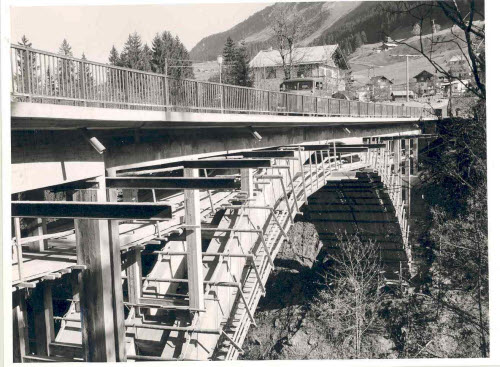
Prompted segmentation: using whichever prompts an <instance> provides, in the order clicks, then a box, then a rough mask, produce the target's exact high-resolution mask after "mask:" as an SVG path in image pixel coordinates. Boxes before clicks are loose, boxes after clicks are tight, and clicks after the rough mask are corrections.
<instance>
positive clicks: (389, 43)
mask: <svg viewBox="0 0 500 367" xmlns="http://www.w3.org/2000/svg"><path fill="white" fill-rule="evenodd" d="M396 47H398V44H397V43H396V42H394V41H393V40H392V38H391V37H389V36H385V37H384V41H383V42H382V44H381V45H380V46H379V47H377V48H375V49H374V51H375V52H377V53H379V52H385V51H389V50H392V49H393V48H396Z"/></svg>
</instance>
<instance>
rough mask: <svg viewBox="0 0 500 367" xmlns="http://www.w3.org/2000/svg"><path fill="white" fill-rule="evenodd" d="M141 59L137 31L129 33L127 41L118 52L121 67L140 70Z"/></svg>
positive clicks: (139, 40)
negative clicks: (120, 51)
mask: <svg viewBox="0 0 500 367" xmlns="http://www.w3.org/2000/svg"><path fill="white" fill-rule="evenodd" d="M141 61H142V41H141V37H140V36H139V34H138V33H137V32H134V33H132V34H129V36H128V39H127V42H125V45H124V46H123V51H122V53H121V54H120V62H121V63H122V66H123V67H126V68H130V69H136V70H140V66H141Z"/></svg>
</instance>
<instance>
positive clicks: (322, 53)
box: [250, 45, 338, 68]
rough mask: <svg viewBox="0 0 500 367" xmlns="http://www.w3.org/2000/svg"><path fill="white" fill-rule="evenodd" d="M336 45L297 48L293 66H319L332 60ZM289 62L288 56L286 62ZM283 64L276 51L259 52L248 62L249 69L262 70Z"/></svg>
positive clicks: (294, 53)
mask: <svg viewBox="0 0 500 367" xmlns="http://www.w3.org/2000/svg"><path fill="white" fill-rule="evenodd" d="M337 49H338V45H325V46H315V47H297V48H296V49H295V50H294V52H293V56H292V58H293V63H294V64H320V63H325V62H327V61H331V60H332V56H333V54H334V53H335V52H336V51H337ZM289 61H290V57H289V56H288V60H287V62H289ZM281 65H283V62H282V60H281V56H280V53H279V51H278V50H261V51H259V53H258V54H257V55H255V57H254V58H253V59H252V60H251V61H250V67H252V68H262V67H268V66H281Z"/></svg>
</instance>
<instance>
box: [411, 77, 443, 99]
mask: <svg viewBox="0 0 500 367" xmlns="http://www.w3.org/2000/svg"><path fill="white" fill-rule="evenodd" d="M413 78H414V79H415V81H416V83H415V87H414V91H415V93H416V94H417V95H418V96H419V97H423V96H430V95H435V94H437V93H438V92H439V90H440V84H441V83H440V81H439V78H438V77H437V76H436V75H434V74H432V73H430V72H428V71H427V70H422V71H421V72H420V73H418V74H417V75H415V76H414V77H413Z"/></svg>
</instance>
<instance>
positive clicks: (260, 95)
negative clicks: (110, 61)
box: [10, 45, 431, 118]
mask: <svg viewBox="0 0 500 367" xmlns="http://www.w3.org/2000/svg"><path fill="white" fill-rule="evenodd" d="M10 58H11V60H10V61H11V72H12V100H13V101H18V102H35V103H49V104H62V105H71V106H85V107H102V108H123V109H141V110H165V109H168V110H171V111H182V112H218V113H220V112H223V113H258V114H283V115H311V116H350V117H388V118H396V117H408V118H410V117H412V118H413V117H414V118H420V117H429V116H431V111H430V110H429V109H426V108H423V107H410V106H402V105H396V104H381V103H368V102H360V101H347V100H341V99H333V98H327V97H317V96H308V95H297V94H292V93H284V92H277V91H269V90H261V89H255V88H248V87H240V86H233V85H226V84H219V83H210V82H201V81H196V80H189V79H179V78H173V77H168V76H166V75H162V74H155V73H150V72H144V71H138V70H133V69H126V68H122V67H116V66H111V65H106V64H101V63H97V62H92V61H88V60H85V59H77V58H74V57H69V56H62V55H58V54H54V53H50V52H46V51H40V50H35V49H32V48H27V47H24V46H19V45H11V53H10Z"/></svg>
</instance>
